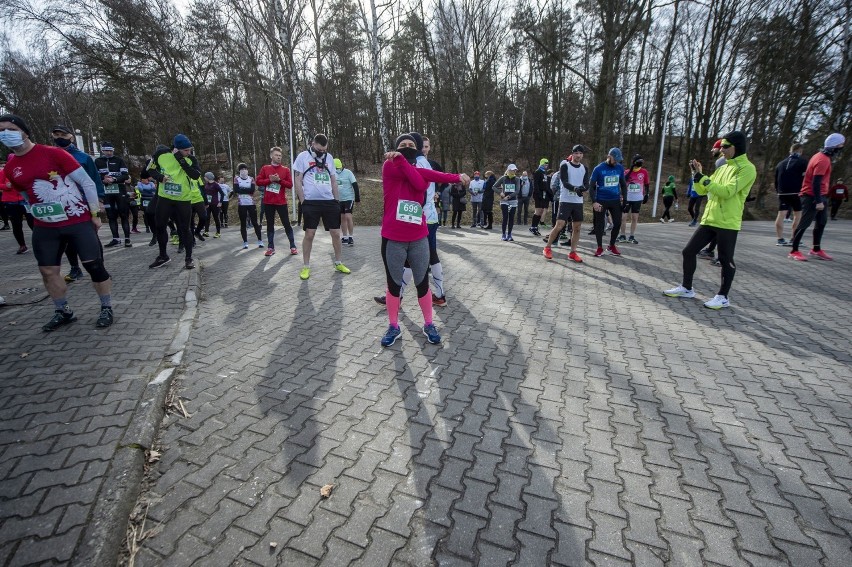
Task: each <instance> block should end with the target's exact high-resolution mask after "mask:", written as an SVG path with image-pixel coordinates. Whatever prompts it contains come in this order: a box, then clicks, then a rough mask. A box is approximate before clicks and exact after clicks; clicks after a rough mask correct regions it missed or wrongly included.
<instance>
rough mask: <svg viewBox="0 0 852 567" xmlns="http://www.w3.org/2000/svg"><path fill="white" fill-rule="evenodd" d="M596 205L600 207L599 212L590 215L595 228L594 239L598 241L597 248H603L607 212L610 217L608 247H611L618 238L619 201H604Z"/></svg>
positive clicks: (619, 224)
mask: <svg viewBox="0 0 852 567" xmlns="http://www.w3.org/2000/svg"><path fill="white" fill-rule="evenodd" d="M598 203H600V205H601V210H600V211H594V212H593V213H592V224H593V225H594V228H595V238H596V239H597V241H598V248H603V235H604V226H605V225H606V213H607V211H609V216H610V217H612V232H611V233H610V234H609V245H610V246H613V245H614V244H615V239H616V238H618V232H619V231H620V230H621V201H619V200H618V199H608V200H606V201H598Z"/></svg>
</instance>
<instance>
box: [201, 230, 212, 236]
mask: <svg viewBox="0 0 852 567" xmlns="http://www.w3.org/2000/svg"><path fill="white" fill-rule="evenodd" d="M201 235H202V236H204V237H205V238H206V237H208V236H210V233H209V232H207V231H206V230H205V231H204V232H202V233H201Z"/></svg>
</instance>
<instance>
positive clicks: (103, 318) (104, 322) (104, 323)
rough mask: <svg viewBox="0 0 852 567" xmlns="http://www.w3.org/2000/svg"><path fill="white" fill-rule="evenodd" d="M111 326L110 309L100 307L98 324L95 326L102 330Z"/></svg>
mask: <svg viewBox="0 0 852 567" xmlns="http://www.w3.org/2000/svg"><path fill="white" fill-rule="evenodd" d="M110 325H112V307H104V306H101V314H100V315H98V322H97V323H95V326H96V327H98V328H100V329H103V328H105V327H109V326H110Z"/></svg>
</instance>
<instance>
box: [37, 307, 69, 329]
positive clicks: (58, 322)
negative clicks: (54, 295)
mask: <svg viewBox="0 0 852 567" xmlns="http://www.w3.org/2000/svg"><path fill="white" fill-rule="evenodd" d="M76 320H77V317H75V316H74V312H73V311H62V310H61V309H57V310H56V311H54V312H53V317H51V318H50V321H48V322H47V323H45V324H44V325H42V327H41V330H42V331H45V332H50V331H55V330H56V329H58V328H59V327H62V326H64V325H70V324H71V323H73V322H74V321H76Z"/></svg>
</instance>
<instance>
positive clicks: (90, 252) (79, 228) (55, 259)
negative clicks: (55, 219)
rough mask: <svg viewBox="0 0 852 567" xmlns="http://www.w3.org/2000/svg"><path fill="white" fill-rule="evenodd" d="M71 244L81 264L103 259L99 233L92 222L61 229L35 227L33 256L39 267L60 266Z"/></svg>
mask: <svg viewBox="0 0 852 567" xmlns="http://www.w3.org/2000/svg"><path fill="white" fill-rule="evenodd" d="M69 244H74V247H75V248H76V249H77V255H78V256H79V257H80V261H81V262H91V261H93V260H97V259H98V258H100V257H101V245H100V242H98V233H97V232H95V225H93V224H92V223H91V221H86V222H79V223H77V224H72V225H68V226H61V227H53V226H36V227H33V254H34V255H35V257H36V261H37V262H38V265H39V266H59V265H60V264H61V263H62V255H63V254H64V253H65V249H66V248H67V247H68V245H69Z"/></svg>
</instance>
